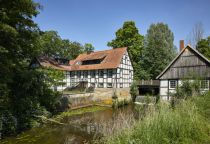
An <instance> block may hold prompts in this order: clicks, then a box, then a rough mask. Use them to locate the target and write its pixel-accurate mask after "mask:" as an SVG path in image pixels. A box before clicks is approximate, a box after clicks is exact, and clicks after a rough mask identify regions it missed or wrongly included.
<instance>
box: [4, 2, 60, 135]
mask: <svg viewBox="0 0 210 144" xmlns="http://www.w3.org/2000/svg"><path fill="white" fill-rule="evenodd" d="M0 5H1V10H0V67H1V70H0V75H1V77H0V121H1V123H2V124H3V125H2V129H1V130H0V133H1V134H2V136H5V135H9V134H13V133H15V132H18V131H21V130H23V129H27V128H30V127H32V126H33V123H34V121H36V118H35V116H36V115H45V114H46V110H48V111H50V112H52V113H53V112H55V111H56V106H57V105H59V103H58V99H59V95H60V94H59V93H55V92H53V91H52V90H51V89H49V85H48V83H49V82H50V81H49V77H48V76H47V75H46V74H45V73H44V72H43V71H39V70H35V69H29V68H28V66H29V63H30V62H31V60H32V59H33V58H34V57H36V56H39V55H40V54H42V53H43V52H42V49H40V47H39V46H40V45H39V43H38V41H39V39H38V38H39V35H40V30H39V28H38V26H37V24H36V23H34V22H33V19H32V18H33V17H35V16H37V14H38V13H39V8H40V5H39V4H38V3H35V2H33V1H32V0H1V1H0Z"/></svg>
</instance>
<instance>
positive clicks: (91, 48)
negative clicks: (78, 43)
mask: <svg viewBox="0 0 210 144" xmlns="http://www.w3.org/2000/svg"><path fill="white" fill-rule="evenodd" d="M94 50H95V48H94V46H93V45H92V44H90V43H86V44H85V45H84V51H85V52H87V53H88V52H93V51H94Z"/></svg>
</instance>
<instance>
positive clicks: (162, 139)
mask: <svg viewBox="0 0 210 144" xmlns="http://www.w3.org/2000/svg"><path fill="white" fill-rule="evenodd" d="M209 103H210V93H209V94H206V95H204V96H199V97H194V98H191V99H188V100H185V101H182V102H180V103H179V104H178V105H176V107H175V108H174V109H172V108H171V106H170V105H169V104H167V103H159V104H157V108H156V109H155V110H153V109H151V110H150V111H148V112H147V115H146V117H145V118H143V119H142V120H139V121H137V122H136V123H135V124H133V125H132V126H130V128H127V129H124V130H123V131H121V132H120V133H117V134H113V135H111V136H110V137H108V138H105V139H104V140H103V141H102V142H103V143H109V144H127V143H139V144H141V143H142V144H165V143H170V144H171V143H173V144H180V143H184V144H188V143H189V144H192V143H210V135H209V132H210V106H209ZM100 143H101V142H100Z"/></svg>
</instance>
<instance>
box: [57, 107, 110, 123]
mask: <svg viewBox="0 0 210 144" xmlns="http://www.w3.org/2000/svg"><path fill="white" fill-rule="evenodd" d="M105 109H107V107H101V106H90V107H84V108H79V109H76V110H69V111H66V112H62V113H61V114H59V115H57V116H55V118H54V119H56V120H61V119H62V118H64V117H70V116H75V115H81V114H84V113H90V112H96V111H102V110H105Z"/></svg>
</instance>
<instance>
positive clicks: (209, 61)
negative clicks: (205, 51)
mask: <svg viewBox="0 0 210 144" xmlns="http://www.w3.org/2000/svg"><path fill="white" fill-rule="evenodd" d="M187 48H189V49H191V50H192V51H194V52H195V53H196V54H198V55H199V56H200V57H201V58H202V59H204V60H205V61H206V62H207V63H208V64H210V60H208V59H207V58H206V57H205V56H203V55H202V54H201V53H200V52H199V51H197V50H196V49H194V48H192V47H191V46H190V45H187V46H186V47H185V48H184V49H183V50H182V51H181V52H180V53H179V54H178V55H177V56H176V57H175V58H174V59H173V60H172V61H171V62H170V64H169V65H168V66H167V67H166V68H165V69H164V70H163V71H162V72H161V73H160V74H159V75H158V76H157V77H156V79H159V78H160V77H161V76H162V75H163V74H164V73H165V72H166V71H167V70H168V69H169V68H170V66H171V65H172V64H173V63H174V62H175V61H176V60H177V59H178V58H179V56H180V55H181V54H182V53H183V52H184V51H185V49H187Z"/></svg>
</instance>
